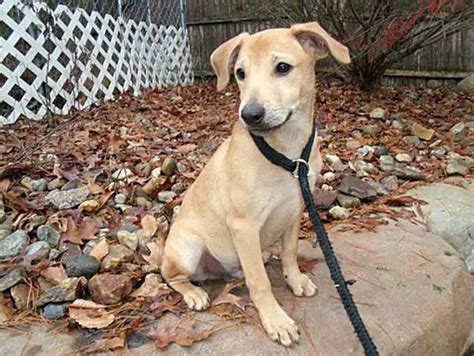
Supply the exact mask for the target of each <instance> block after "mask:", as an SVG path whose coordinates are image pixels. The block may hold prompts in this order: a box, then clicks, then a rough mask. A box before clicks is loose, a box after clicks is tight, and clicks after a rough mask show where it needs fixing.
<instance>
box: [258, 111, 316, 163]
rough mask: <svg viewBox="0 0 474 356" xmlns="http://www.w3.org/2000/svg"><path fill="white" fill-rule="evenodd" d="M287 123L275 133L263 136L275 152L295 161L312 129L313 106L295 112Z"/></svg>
mask: <svg viewBox="0 0 474 356" xmlns="http://www.w3.org/2000/svg"><path fill="white" fill-rule="evenodd" d="M293 115H294V117H292V118H291V119H290V120H289V121H288V123H286V124H285V125H283V126H282V127H280V128H279V129H278V130H276V131H275V132H272V133H269V134H267V135H265V140H266V141H267V142H268V144H269V145H270V146H271V147H273V149H275V150H276V151H278V152H280V153H282V154H284V155H285V156H286V157H288V158H290V159H297V158H299V157H300V155H301V151H302V150H303V148H304V146H305V145H306V143H307V142H308V139H309V137H310V136H311V131H312V129H313V105H312V103H311V105H307V108H306V110H301V111H297V112H295V113H294V114H293Z"/></svg>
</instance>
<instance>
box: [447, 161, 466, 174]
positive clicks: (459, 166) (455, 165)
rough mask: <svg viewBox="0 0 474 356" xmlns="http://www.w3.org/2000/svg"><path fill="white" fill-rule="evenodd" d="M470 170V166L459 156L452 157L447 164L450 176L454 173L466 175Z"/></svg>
mask: <svg viewBox="0 0 474 356" xmlns="http://www.w3.org/2000/svg"><path fill="white" fill-rule="evenodd" d="M467 172H469V168H468V167H467V166H466V164H465V163H464V161H463V160H462V159H459V158H455V159H450V160H449V161H448V165H447V166H446V173H447V174H448V175H450V176H452V175H456V174H459V175H462V176H463V175H466V174H467Z"/></svg>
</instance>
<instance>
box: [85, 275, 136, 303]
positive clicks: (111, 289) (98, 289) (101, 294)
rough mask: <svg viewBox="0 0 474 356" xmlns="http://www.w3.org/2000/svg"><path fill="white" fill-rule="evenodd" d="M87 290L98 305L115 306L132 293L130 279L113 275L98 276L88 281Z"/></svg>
mask: <svg viewBox="0 0 474 356" xmlns="http://www.w3.org/2000/svg"><path fill="white" fill-rule="evenodd" d="M89 290H90V292H91V298H92V300H93V301H94V302H96V303H100V304H106V305H110V304H117V303H119V302H121V301H122V300H123V299H125V298H126V297H128V296H129V295H130V293H131V292H132V282H131V279H130V277H127V276H124V275H115V274H109V273H104V274H98V275H96V276H94V277H92V278H91V280H90V281H89Z"/></svg>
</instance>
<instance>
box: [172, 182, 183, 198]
mask: <svg viewBox="0 0 474 356" xmlns="http://www.w3.org/2000/svg"><path fill="white" fill-rule="evenodd" d="M185 190H186V189H185V188H184V185H183V183H181V182H178V183H175V184H173V186H172V187H171V191H172V192H175V193H176V194H177V195H179V194H181V193H183V192H184V191H185Z"/></svg>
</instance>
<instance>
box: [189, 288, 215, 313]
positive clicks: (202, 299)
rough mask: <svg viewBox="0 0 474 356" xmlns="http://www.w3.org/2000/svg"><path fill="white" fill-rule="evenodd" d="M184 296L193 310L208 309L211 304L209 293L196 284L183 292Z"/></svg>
mask: <svg viewBox="0 0 474 356" xmlns="http://www.w3.org/2000/svg"><path fill="white" fill-rule="evenodd" d="M183 298H184V301H185V302H186V304H187V305H188V307H189V308H191V309H193V310H198V311H201V310H206V309H207V307H208V306H209V295H208V294H207V293H206V291H205V290H204V289H202V288H199V287H196V286H193V288H191V289H189V290H188V291H186V292H185V293H183Z"/></svg>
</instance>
